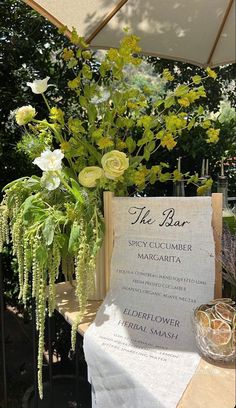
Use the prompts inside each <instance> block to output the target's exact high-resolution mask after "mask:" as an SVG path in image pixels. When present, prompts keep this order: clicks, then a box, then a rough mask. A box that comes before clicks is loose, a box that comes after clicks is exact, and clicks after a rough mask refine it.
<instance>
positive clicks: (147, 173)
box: [0, 31, 219, 398]
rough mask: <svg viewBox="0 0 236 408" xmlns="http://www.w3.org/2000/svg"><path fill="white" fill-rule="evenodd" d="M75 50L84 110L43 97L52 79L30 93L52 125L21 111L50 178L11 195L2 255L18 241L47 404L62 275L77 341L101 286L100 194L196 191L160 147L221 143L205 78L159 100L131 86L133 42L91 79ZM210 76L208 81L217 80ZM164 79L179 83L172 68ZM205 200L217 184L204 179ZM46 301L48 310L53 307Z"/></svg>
mask: <svg viewBox="0 0 236 408" xmlns="http://www.w3.org/2000/svg"><path fill="white" fill-rule="evenodd" d="M71 41H72V46H71V47H70V48H65V49H64V51H63V54H62V58H63V59H64V61H65V62H66V64H67V66H68V69H70V70H72V72H73V73H74V78H73V79H72V80H70V81H69V82H68V87H69V88H70V89H71V92H73V93H74V97H75V98H76V101H77V102H76V104H74V105H73V106H72V107H71V109H68V111H65V112H64V111H63V110H62V109H61V108H60V107H58V106H57V105H56V103H55V101H48V100H47V98H46V96H45V93H46V92H47V89H48V86H50V85H48V81H49V77H47V78H45V79H43V80H35V81H33V82H31V83H27V85H28V86H29V87H30V88H31V90H32V92H33V93H35V94H38V95H39V97H40V96H42V97H43V100H44V102H45V103H46V106H47V108H48V118H47V119H46V118H43V119H40V118H38V114H37V112H36V110H35V108H34V107H32V106H30V105H29V106H22V107H20V108H19V109H17V110H16V112H15V120H16V122H17V124H18V125H19V126H21V127H22V129H23V136H22V140H21V141H20V143H19V144H18V149H19V150H21V151H23V152H24V153H25V154H27V155H28V157H29V158H30V159H31V160H32V161H33V163H34V165H35V166H37V168H40V169H41V171H42V175H41V177H39V176H32V177H23V178H21V179H18V180H15V181H13V182H11V183H10V184H8V185H7V186H6V187H5V188H4V197H3V200H2V203H1V205H0V251H2V250H3V246H4V245H5V244H8V243H10V242H11V243H12V245H13V252H14V254H15V256H16V257H17V261H18V269H19V284H20V294H19V297H20V298H22V299H23V302H24V303H26V301H27V297H28V296H31V297H32V298H34V299H35V303H36V320H37V330H38V333H39V348H38V384H39V394H40V397H41V398H42V359H43V350H44V326H45V315H46V310H47V307H48V312H49V315H51V314H52V313H53V310H54V308H55V282H56V280H57V277H58V274H59V272H60V271H63V273H64V275H65V278H66V279H68V280H69V281H71V282H72V279H75V281H76V288H75V291H76V295H77V298H78V300H79V303H80V313H79V315H78V319H77V321H76V323H75V325H74V327H73V329H72V343H73V345H74V343H75V333H76V330H77V325H78V322H79V320H80V319H81V316H82V314H83V313H84V311H85V308H86V301H87V298H88V294H89V293H90V291H91V289H92V288H93V285H94V269H95V263H96V255H97V253H98V251H99V249H100V247H101V244H102V240H103V233H104V225H103V214H102V211H103V203H102V192H103V191H106V190H107V191H108V190H109V191H112V192H114V193H115V194H116V195H128V194H130V193H133V192H135V191H139V192H141V191H143V190H144V189H145V187H146V186H147V185H148V184H149V183H150V184H155V183H156V182H157V181H160V182H166V181H168V180H172V181H173V182H175V181H179V180H182V179H185V180H187V182H188V183H191V182H193V183H197V182H198V176H197V175H196V174H195V175H189V174H188V173H186V174H182V173H181V172H180V171H179V170H178V169H173V171H171V170H170V168H169V164H168V163H163V162H156V164H155V165H153V166H149V164H148V163H149V159H150V157H151V156H152V155H154V154H157V153H158V149H167V150H168V151H170V150H172V149H174V148H175V146H176V144H177V143H178V138H179V136H180V135H181V134H182V132H184V131H190V130H191V128H192V127H197V126H201V127H202V128H204V129H206V140H207V142H208V143H216V142H217V141H218V139H219V129H215V128H214V125H212V122H211V120H210V119H208V118H206V117H205V116H204V109H203V108H202V106H201V105H200V104H199V102H201V100H202V99H203V98H206V93H205V89H204V86H203V81H204V78H201V77H200V76H198V75H196V76H194V77H193V78H192V83H191V84H182V85H179V86H178V87H177V88H176V89H175V90H174V91H173V92H171V93H168V92H167V93H165V95H162V97H160V98H159V99H158V98H156V94H155V98H153V97H152V96H153V92H155V89H154V88H155V87H153V86H152V87H150V88H148V87H147V86H145V88H144V89H143V90H142V91H141V90H140V89H137V88H135V87H132V86H130V85H129V84H128V83H127V82H126V80H125V76H126V72H127V71H126V69H127V67H133V68H132V70H135V69H136V68H137V66H138V65H139V64H140V63H141V62H142V60H141V58H139V57H138V56H137V54H138V53H140V51H141V49H140V47H139V40H138V38H137V37H136V36H134V35H125V36H124V38H123V40H122V41H121V44H120V48H119V49H109V50H108V51H107V52H106V53H105V54H104V58H103V59H102V61H99V68H98V75H96V77H94V75H93V63H92V61H93V60H94V56H93V55H92V54H91V52H90V51H89V50H88V46H87V44H85V42H84V40H83V38H81V37H79V36H78V35H77V33H76V32H75V31H73V32H72V37H71ZM215 76H216V74H215V73H214V71H212V70H211V69H210V68H208V69H207V74H206V77H212V78H213V79H215ZM161 79H162V81H164V83H165V82H166V81H172V80H173V79H174V77H173V75H172V73H171V72H170V71H169V70H168V69H165V70H164V71H163V73H162V75H161ZM201 183H202V184H201V185H200V186H199V192H202V193H203V192H204V191H205V190H207V189H208V188H209V185H210V183H211V180H206V183H204V182H202V181H201ZM47 302H48V306H47Z"/></svg>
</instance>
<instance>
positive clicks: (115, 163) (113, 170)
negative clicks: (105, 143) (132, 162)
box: [101, 150, 129, 180]
mask: <svg viewBox="0 0 236 408" xmlns="http://www.w3.org/2000/svg"><path fill="white" fill-rule="evenodd" d="M101 163H102V167H103V170H104V172H105V176H106V177H107V178H108V179H110V180H115V179H116V178H118V177H120V176H122V175H123V173H124V171H125V170H126V169H128V167H129V159H128V157H127V156H126V154H125V153H123V152H120V151H119V150H112V151H111V152H108V153H106V154H104V156H103V157H102V160H101Z"/></svg>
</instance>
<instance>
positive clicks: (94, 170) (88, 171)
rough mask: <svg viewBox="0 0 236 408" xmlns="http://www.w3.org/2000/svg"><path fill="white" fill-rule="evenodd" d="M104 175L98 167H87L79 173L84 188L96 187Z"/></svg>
mask: <svg viewBox="0 0 236 408" xmlns="http://www.w3.org/2000/svg"><path fill="white" fill-rule="evenodd" d="M102 175H103V170H102V169H101V168H100V167H97V166H90V167H85V168H84V169H83V170H81V172H80V173H79V182H80V184H81V185H82V186H83V187H89V188H91V187H96V184H97V180H98V179H100V178H101V177H102Z"/></svg>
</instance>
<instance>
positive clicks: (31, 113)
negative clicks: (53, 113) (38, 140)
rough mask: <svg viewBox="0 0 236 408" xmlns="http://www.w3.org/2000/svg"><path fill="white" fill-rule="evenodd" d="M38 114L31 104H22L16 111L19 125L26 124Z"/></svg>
mask: <svg viewBox="0 0 236 408" xmlns="http://www.w3.org/2000/svg"><path fill="white" fill-rule="evenodd" d="M35 115H36V110H35V109H34V108H33V107H32V106H31V105H28V106H22V107H21V108H19V109H17V110H16V111H15V118H16V123H17V124H18V125H19V126H23V125H26V124H27V123H28V122H30V121H31V120H32V119H33V118H34V117H35Z"/></svg>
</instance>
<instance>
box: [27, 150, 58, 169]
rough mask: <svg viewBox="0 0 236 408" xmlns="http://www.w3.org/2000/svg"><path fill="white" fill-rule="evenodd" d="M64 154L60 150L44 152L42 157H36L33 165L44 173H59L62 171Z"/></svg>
mask: <svg viewBox="0 0 236 408" xmlns="http://www.w3.org/2000/svg"><path fill="white" fill-rule="evenodd" d="M63 157H64V154H63V153H62V151H61V150H60V149H56V150H54V151H53V152H51V150H48V149H47V150H44V152H43V153H41V156H39V157H36V159H35V160H34V161H33V164H36V165H37V166H38V167H39V168H40V169H41V170H43V171H57V170H61V168H62V164H61V161H62V159H63Z"/></svg>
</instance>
